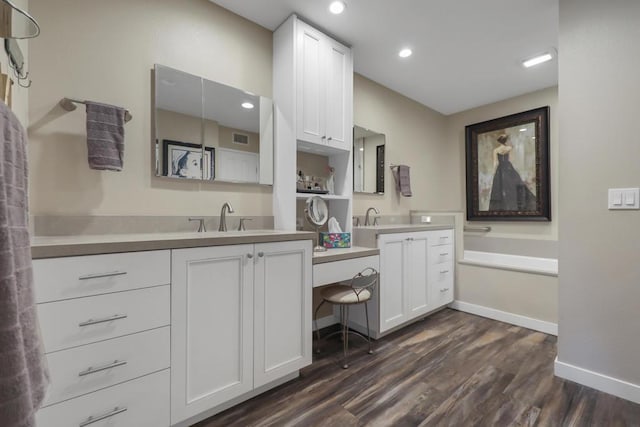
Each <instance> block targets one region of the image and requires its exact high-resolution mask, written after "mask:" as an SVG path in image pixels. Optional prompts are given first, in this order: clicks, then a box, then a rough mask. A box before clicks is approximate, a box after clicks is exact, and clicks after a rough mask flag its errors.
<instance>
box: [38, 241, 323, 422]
mask: <svg viewBox="0 0 640 427" xmlns="http://www.w3.org/2000/svg"><path fill="white" fill-rule="evenodd" d="M312 236H313V234H312V233H305V232H277V231H259V232H255V231H245V232H226V233H166V234H151V235H117V236H116V235H113V236H79V237H60V238H57V237H56V238H46V237H45V238H36V239H35V241H34V243H33V245H32V254H33V258H34V261H33V269H34V279H35V284H36V298H37V303H38V313H39V316H40V322H41V325H42V335H43V340H44V346H45V352H46V354H47V361H48V363H49V368H50V371H51V389H50V391H49V393H48V395H47V400H46V402H45V404H44V407H43V408H42V409H41V410H40V411H39V412H38V415H37V417H38V425H39V426H43V427H48V426H53V427H58V426H69V425H74V426H88V425H91V424H93V423H96V422H98V421H99V420H100V419H104V420H108V419H111V422H112V424H108V425H113V426H134V425H135V426H137V427H147V426H148V427H160V426H169V425H172V426H174V425H178V426H181V425H184V426H186V425H190V424H192V423H194V422H197V421H198V420H200V419H203V418H206V417H208V416H210V415H212V414H214V413H217V412H220V411H222V410H224V409H226V408H227V407H230V406H232V405H234V404H236V403H239V402H240V401H243V400H246V399H248V398H250V397H252V396H254V395H256V394H258V393H261V392H263V391H265V390H267V389H269V388H272V387H274V386H276V385H278V384H280V383H282V382H285V381H288V380H290V379H292V378H295V377H296V376H297V375H298V371H299V369H300V368H302V367H304V366H306V365H308V364H310V363H311V291H312V258H311V256H312V251H311V248H312V244H311V238H312ZM116 416H117V417H116Z"/></svg>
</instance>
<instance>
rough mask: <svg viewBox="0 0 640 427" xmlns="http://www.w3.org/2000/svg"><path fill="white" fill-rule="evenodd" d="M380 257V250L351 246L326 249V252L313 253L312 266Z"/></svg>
mask: <svg viewBox="0 0 640 427" xmlns="http://www.w3.org/2000/svg"><path fill="white" fill-rule="evenodd" d="M374 255H380V249H376V248H363V247H360V246H352V247H350V248H335V249H327V251H326V252H314V253H313V264H314V265H315V264H324V263H327V262H333V261H343V260H346V259H353V258H362V257H367V256H374Z"/></svg>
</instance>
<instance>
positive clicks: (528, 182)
mask: <svg viewBox="0 0 640 427" xmlns="http://www.w3.org/2000/svg"><path fill="white" fill-rule="evenodd" d="M465 146H466V170H467V219H468V220H469V221H551V194H550V178H549V107H541V108H536V109H535V110H530V111H524V112H522V113H517V114H512V115H510V116H506V117H501V118H498V119H493V120H488V121H486V122H482V123H476V124H473V125H469V126H467V127H466V143H465Z"/></svg>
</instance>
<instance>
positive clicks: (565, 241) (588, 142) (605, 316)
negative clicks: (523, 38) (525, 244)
mask: <svg viewBox="0 0 640 427" xmlns="http://www.w3.org/2000/svg"><path fill="white" fill-rule="evenodd" d="M639 18H640V2H637V1H630V0H611V1H607V2H602V1H599V0H562V1H560V52H562V53H561V56H560V68H559V88H560V94H559V95H560V120H561V121H562V127H561V129H560V137H561V138H562V145H561V146H560V170H561V174H562V176H561V178H562V181H561V182H560V199H561V201H562V206H561V209H560V257H559V262H560V324H559V328H560V331H559V333H560V335H559V336H560V339H559V345H558V360H559V361H561V362H565V363H568V364H571V365H575V366H578V367H580V368H583V369H587V370H591V371H594V372H597V373H601V374H604V375H608V376H610V377H613V378H617V379H620V380H624V381H627V382H630V383H633V384H636V386H635V387H638V386H639V385H640V368H639V367H638V354H640V340H639V339H638V331H640V315H639V314H638V307H639V306H640V305H639V302H640V269H639V268H638V253H639V248H640V244H639V243H638V242H640V227H638V224H639V219H640V211H609V210H607V189H608V188H612V187H614V188H615V187H638V185H639V183H640V167H639V166H638V159H639V158H640V142H639V141H638V125H637V123H638V117H640V103H638V100H637V94H639V93H640V79H639V78H638V76H639V75H640V57H639V56H638V55H637V52H638V46H637V43H638V40H640V25H638V19H639ZM636 396H638V394H637V392H636Z"/></svg>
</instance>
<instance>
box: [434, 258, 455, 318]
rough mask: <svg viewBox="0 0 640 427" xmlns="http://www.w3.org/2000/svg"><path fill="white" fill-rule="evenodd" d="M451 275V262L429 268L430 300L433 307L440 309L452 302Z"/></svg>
mask: <svg viewBox="0 0 640 427" xmlns="http://www.w3.org/2000/svg"><path fill="white" fill-rule="evenodd" d="M453 273H454V272H453V262H448V263H443V264H437V265H434V266H432V267H430V269H429V283H430V287H431V292H432V295H431V298H432V300H433V302H434V305H435V307H441V306H443V305H446V304H449V303H451V302H453V283H454V280H453V278H454V274H453ZM435 307H434V308H435Z"/></svg>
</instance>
